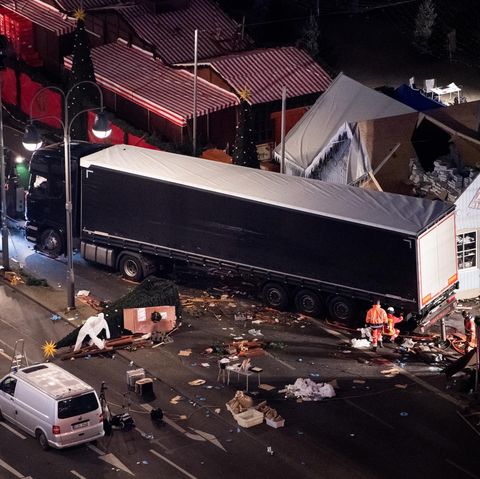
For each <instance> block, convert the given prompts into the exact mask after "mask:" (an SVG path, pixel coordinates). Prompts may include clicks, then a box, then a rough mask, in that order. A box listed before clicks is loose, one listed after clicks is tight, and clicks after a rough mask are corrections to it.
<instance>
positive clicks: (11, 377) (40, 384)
mask: <svg viewBox="0 0 480 479" xmlns="http://www.w3.org/2000/svg"><path fill="white" fill-rule="evenodd" d="M2 416H3V417H4V418H5V419H6V420H8V421H10V422H12V423H13V424H15V425H17V426H18V427H19V428H21V429H23V430H24V431H26V432H27V433H29V434H31V435H32V436H34V437H36V438H37V439H38V442H39V443H40V446H41V447H42V449H48V447H49V446H52V447H55V448H58V449H61V448H64V447H70V446H75V445H77V444H82V443H85V442H90V441H94V440H95V439H99V438H101V437H103V435H104V430H103V415H102V410H101V407H100V404H99V401H98V396H97V393H96V392H95V390H94V389H93V388H92V387H91V386H89V385H88V384H87V383H85V382H83V381H82V380H81V379H79V378H77V377H76V376H74V375H73V374H70V373H69V372H67V371H65V370H64V369H62V368H60V367H59V366H56V365H55V364H52V363H42V364H36V365H34V366H27V367H24V368H21V369H19V370H18V371H17V372H11V373H10V374H7V375H6V376H5V377H4V378H3V379H2V380H1V381H0V417H2Z"/></svg>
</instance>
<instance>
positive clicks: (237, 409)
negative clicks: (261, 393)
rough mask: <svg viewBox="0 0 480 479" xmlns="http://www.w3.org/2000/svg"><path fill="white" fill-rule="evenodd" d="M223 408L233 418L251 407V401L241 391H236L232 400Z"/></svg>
mask: <svg viewBox="0 0 480 479" xmlns="http://www.w3.org/2000/svg"><path fill="white" fill-rule="evenodd" d="M225 406H226V407H227V410H228V411H230V412H231V413H232V414H233V416H234V417H235V415H236V414H240V413H242V412H245V411H246V410H247V409H249V408H251V407H252V406H253V399H252V398H251V397H250V396H248V395H247V394H245V393H244V392H243V391H237V392H236V393H235V396H234V397H233V399H230V401H228V402H227V403H226V404H225Z"/></svg>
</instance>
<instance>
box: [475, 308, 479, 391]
mask: <svg viewBox="0 0 480 479" xmlns="http://www.w3.org/2000/svg"><path fill="white" fill-rule="evenodd" d="M475 335H476V342H477V347H476V356H477V364H476V367H475V392H477V391H478V379H479V368H480V344H479V343H480V316H475Z"/></svg>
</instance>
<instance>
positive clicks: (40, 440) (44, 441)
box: [35, 431, 50, 451]
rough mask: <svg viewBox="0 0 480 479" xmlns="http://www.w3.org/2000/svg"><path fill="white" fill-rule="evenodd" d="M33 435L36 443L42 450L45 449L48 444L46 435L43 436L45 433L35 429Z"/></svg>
mask: <svg viewBox="0 0 480 479" xmlns="http://www.w3.org/2000/svg"><path fill="white" fill-rule="evenodd" d="M35 436H36V438H37V441H38V444H40V447H41V448H42V449H43V450H44V451H46V450H47V449H48V448H49V447H50V446H49V445H48V440H47V437H46V436H45V434H43V432H42V431H37V433H36V434H35Z"/></svg>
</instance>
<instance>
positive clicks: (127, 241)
mask: <svg viewBox="0 0 480 479" xmlns="http://www.w3.org/2000/svg"><path fill="white" fill-rule="evenodd" d="M90 148H91V149H90ZM99 150H101V151H99ZM30 169H31V175H32V179H31V184H30V187H31V188H30V191H29V195H28V196H27V218H28V223H27V238H28V239H29V240H30V241H33V242H35V243H36V245H37V248H38V249H39V250H41V251H43V252H44V253H47V254H50V255H52V256H56V255H59V254H62V253H64V251H65V238H64V230H65V228H64V224H65V203H64V196H63V198H60V196H61V195H62V193H61V191H63V190H62V188H58V185H57V182H58V181H60V186H62V185H63V149H62V147H61V146H57V147H50V148H47V149H44V150H39V151H38V152H37V153H36V154H35V155H33V157H32V161H31V166H30ZM72 172H75V173H74V177H73V181H72V185H74V194H73V202H74V205H73V208H74V210H73V212H74V218H75V220H74V235H75V236H77V237H78V240H80V251H81V254H82V256H83V257H84V258H85V259H87V260H89V261H92V262H97V263H100V264H103V265H106V266H109V267H112V268H114V269H117V270H120V271H121V272H122V274H123V275H124V276H125V277H126V278H128V279H131V280H135V281H139V280H141V279H142V278H143V277H144V276H146V275H148V274H150V273H154V272H155V271H156V270H157V268H158V267H159V266H162V265H164V264H165V262H169V261H176V260H181V261H184V262H186V263H188V264H195V265H198V266H206V267H212V266H214V267H226V268H229V269H232V270H234V271H237V272H238V273H240V274H242V275H247V276H249V277H251V278H254V279H255V280H256V281H257V282H258V285H259V287H260V290H261V292H262V296H263V300H264V302H265V303H266V304H267V305H269V306H271V307H274V308H278V309H284V308H287V307H289V306H290V305H294V307H295V309H296V310H297V311H300V312H302V313H304V314H310V315H318V314H319V313H320V312H321V311H323V310H324V309H325V308H327V309H328V311H329V313H330V315H331V316H333V317H334V318H336V319H338V320H341V321H350V320H352V319H355V318H357V319H358V318H360V316H361V315H360V316H359V315H358V309H359V308H358V306H359V305H360V306H361V307H362V309H363V308H365V306H366V305H367V304H368V303H369V302H371V301H373V300H374V299H376V298H378V299H380V300H381V301H382V303H383V304H388V305H392V306H394V307H395V308H397V309H400V310H403V311H404V313H405V314H406V315H407V316H408V317H411V318H415V320H416V322H417V323H420V324H422V323H423V324H427V323H431V322H432V321H434V320H438V319H440V318H441V317H442V316H444V315H446V314H448V312H449V311H450V310H451V309H452V308H453V299H454V290H455V287H456V285H457V277H458V276H457V259H456V234H455V212H454V208H455V207H454V205H451V204H448V203H444V202H440V201H435V202H434V201H430V200H425V199H420V198H412V197H408V196H403V195H394V194H390V193H383V192H372V191H368V190H364V189H361V188H354V187H349V186H343V185H336V184H330V183H324V182H321V181H318V180H309V179H304V178H298V177H291V176H286V175H279V174H276V173H272V172H265V171H260V170H254V169H251V168H244V167H239V166H234V165H225V164H219V163H215V162H210V161H206V160H201V159H198V158H192V157H188V156H183V155H176V154H173V153H167V152H162V151H153V150H148V149H144V148H138V147H133V146H127V145H115V146H111V147H108V148H104V149H102V146H100V147H99V146H98V145H90V146H87V145H82V144H79V145H78V146H76V147H75V149H74V150H73V151H72ZM39 177H46V179H47V183H49V185H48V189H47V191H48V194H47V198H42V195H43V192H42V193H39V194H38V195H37V193H38V192H36V191H35V190H36V189H37V188H39V182H38V179H39ZM57 193H58V197H57V196H56V195H57ZM42 201H43V203H42ZM54 210H55V211H54ZM362 319H363V318H362Z"/></svg>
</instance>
